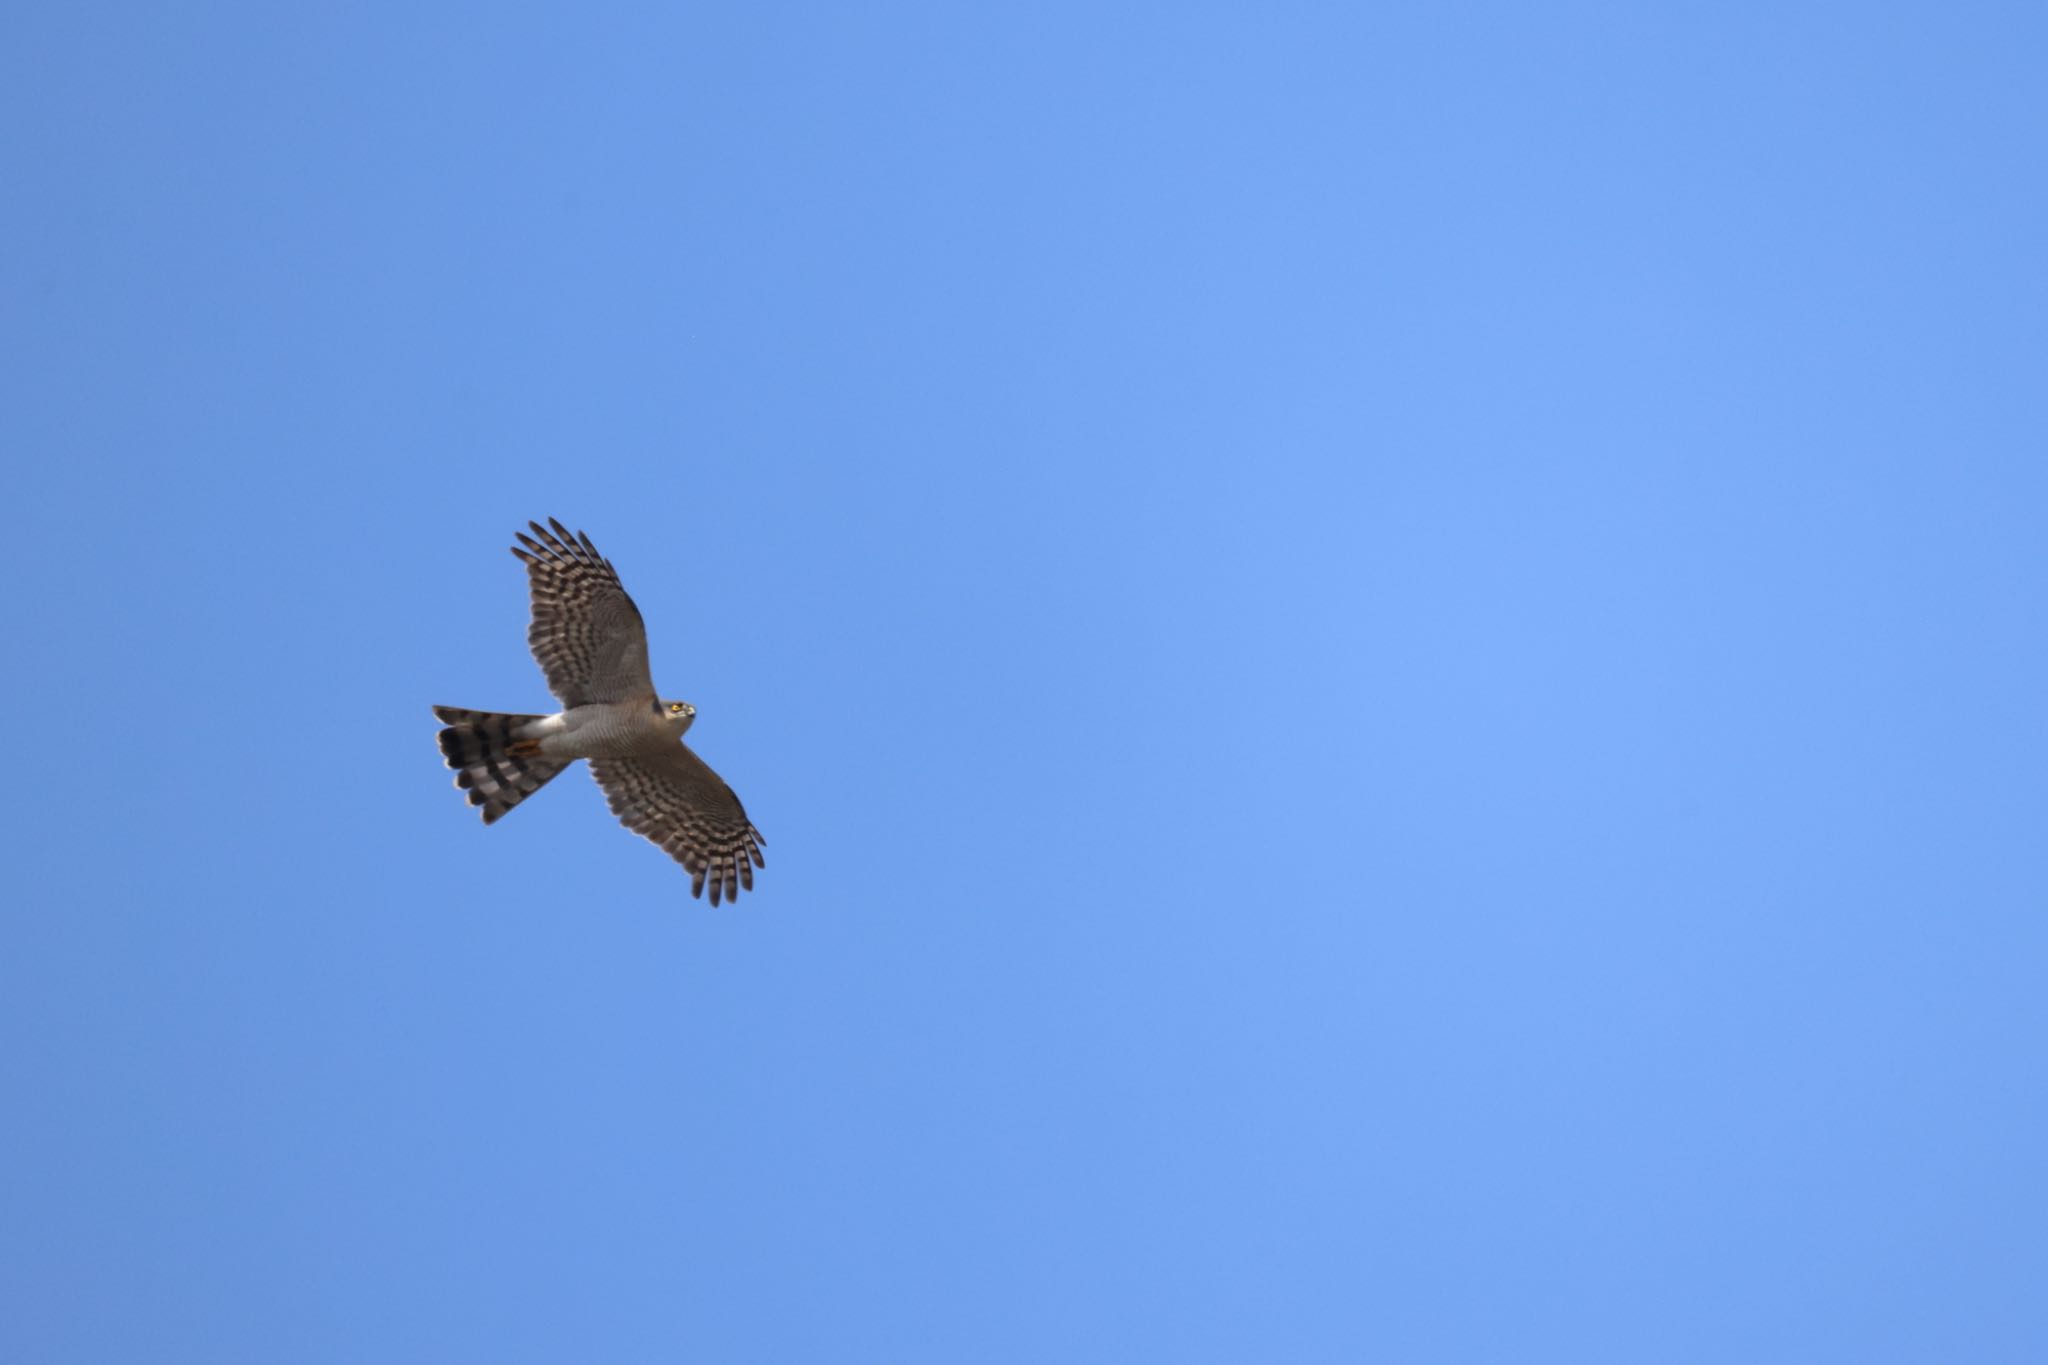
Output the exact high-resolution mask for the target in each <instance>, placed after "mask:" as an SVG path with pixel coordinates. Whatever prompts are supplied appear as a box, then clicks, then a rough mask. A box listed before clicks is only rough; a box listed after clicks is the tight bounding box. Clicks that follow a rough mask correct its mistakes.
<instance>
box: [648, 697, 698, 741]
mask: <svg viewBox="0 0 2048 1365" xmlns="http://www.w3.org/2000/svg"><path fill="white" fill-rule="evenodd" d="M654 706H655V709H656V710H658V711H660V712H661V718H662V719H663V720H664V721H666V722H668V728H669V729H670V730H673V731H674V732H675V733H676V735H677V736H678V737H680V736H681V735H682V733H683V731H685V730H687V729H689V728H690V722H691V721H693V720H695V719H697V708H696V707H694V706H692V705H690V703H688V702H686V701H658V702H656V703H655V704H654Z"/></svg>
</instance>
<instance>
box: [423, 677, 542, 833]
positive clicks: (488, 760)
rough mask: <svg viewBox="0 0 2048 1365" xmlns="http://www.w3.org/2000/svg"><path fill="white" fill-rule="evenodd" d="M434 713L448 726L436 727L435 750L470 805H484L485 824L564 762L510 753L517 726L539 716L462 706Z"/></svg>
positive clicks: (536, 788)
mask: <svg viewBox="0 0 2048 1365" xmlns="http://www.w3.org/2000/svg"><path fill="white" fill-rule="evenodd" d="M434 714H435V715H436V716H439V717H440V718H441V720H442V722H443V723H444V724H446V725H447V727H448V728H447V729H445V730H443V731H442V732H441V752H442V753H443V754H445V755H447V758H448V766H449V767H451V768H453V769H455V785H456V786H458V787H460V788H462V789H463V790H464V791H466V792H468V793H469V804H470V805H472V806H482V807H483V808H484V823H485V824H487V825H488V824H490V823H491V822H492V821H494V820H496V819H497V818H498V817H499V816H501V815H503V814H504V813H505V812H506V811H508V810H511V809H512V808H513V807H514V806H516V805H518V804H519V803H520V802H521V801H524V800H525V799H526V798H527V797H529V796H531V795H533V794H534V793H535V792H537V791H539V790H540V789H541V788H542V787H544V786H546V785H547V783H548V779H549V778H551V777H553V776H554V775H555V774H556V773H558V772H560V771H562V769H564V768H566V767H568V766H569V764H568V763H562V762H557V761H556V760H555V759H552V758H541V757H538V756H537V755H533V754H514V753H513V752H512V748H513V744H514V742H515V738H514V737H515V735H516V734H517V732H518V730H519V728H520V727H521V726H523V725H526V724H529V723H530V722H533V721H536V720H541V719H543V717H540V716H508V715H501V714H500V713H498V712H496V711H464V710H463V709H461V708H460V707H456V706H437V707H435V708H434ZM573 761H574V760H573V759H572V760H571V762H573Z"/></svg>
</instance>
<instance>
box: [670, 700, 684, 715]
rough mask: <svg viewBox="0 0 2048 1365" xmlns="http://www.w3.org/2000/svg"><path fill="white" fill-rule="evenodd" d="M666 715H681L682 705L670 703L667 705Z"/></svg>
mask: <svg viewBox="0 0 2048 1365" xmlns="http://www.w3.org/2000/svg"><path fill="white" fill-rule="evenodd" d="M668 713H669V714H670V715H672V716H679V715H681V714H682V713H683V704H682V703H681V702H679V701H672V702H670V703H669V704H668Z"/></svg>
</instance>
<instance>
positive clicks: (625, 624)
mask: <svg viewBox="0 0 2048 1365" xmlns="http://www.w3.org/2000/svg"><path fill="white" fill-rule="evenodd" d="M527 525H529V526H531V527H532V528H533V535H531V536H529V535H527V534H526V533H525V532H523V531H522V532H519V533H518V534H519V541H520V543H519V544H518V545H515V546H513V547H512V553H513V554H515V555H518V556H519V558H520V559H522V560H524V561H525V563H526V576H527V579H528V580H529V581H530V582H531V583H532V585H533V625H532V626H531V627H530V628H529V629H528V630H527V632H526V642H527V644H529V645H531V646H532V647H533V657H534V658H535V660H537V661H538V662H539V664H540V670H541V672H543V673H545V674H547V679H548V691H550V692H552V693H554V694H555V696H556V697H558V698H560V699H561V702H562V705H563V706H564V707H574V706H583V705H587V704H588V703H590V702H600V701H633V700H637V699H639V698H641V697H650V698H651V697H652V696H653V695H654V679H653V678H652V677H651V676H650V674H649V673H648V669H647V627H646V625H645V623H643V622H642V621H641V619H640V609H639V608H638V607H636V606H634V605H633V599H632V598H630V597H628V596H626V590H625V588H623V587H621V586H620V584H619V575H618V573H617V572H616V571H615V570H613V568H612V566H611V561H610V560H608V559H606V558H604V556H602V555H600V554H598V552H597V547H596V546H595V545H592V544H591V543H590V537H589V536H587V535H584V534H583V533H582V532H581V531H578V532H577V533H576V534H575V535H573V536H572V535H570V534H569V531H568V528H567V527H565V526H563V525H562V523H561V522H559V521H556V520H555V519H554V518H552V517H550V518H549V519H548V525H547V526H542V525H541V524H540V523H539V522H537V521H533V522H528V523H527ZM549 527H552V528H553V529H552V530H550V529H549Z"/></svg>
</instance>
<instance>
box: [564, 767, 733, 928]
mask: <svg viewBox="0 0 2048 1365" xmlns="http://www.w3.org/2000/svg"><path fill="white" fill-rule="evenodd" d="M590 772H591V775H592V776H593V777H595V778H596V779H597V785H598V786H600V787H602V788H603V789H604V795H605V800H607V801H609V802H610V803H611V808H612V814H614V815H616V816H618V817H619V823H621V824H623V825H624V826H625V827H626V828H627V829H630V830H632V831H633V832H634V833H635V834H638V835H640V836H641V837H643V838H646V839H651V840H653V841H654V842H655V843H657V844H659V845H661V847H662V850H663V851H664V852H666V853H667V854H668V855H669V857H671V858H674V859H675V860H676V861H677V862H679V863H681V864H682V865H683V866H684V867H685V868H686V869H688V871H689V873H690V894H691V895H693V896H701V895H703V894H704V887H705V884H706V883H707V882H708V883H709V884H710V887H711V903H712V904H713V905H716V904H718V902H719V901H720V900H721V899H737V898H738V896H739V894H740V891H741V889H742V888H744V889H746V890H748V891H751V890H753V889H754V869H755V868H757V867H766V866H767V865H768V863H767V860H766V859H764V858H763V857H762V856H761V845H762V844H764V843H766V842H768V841H767V840H766V839H764V838H762V837H761V831H760V830H757V829H755V828H754V826H753V825H752V824H751V823H750V822H749V821H748V819H747V812H746V810H745V809H744V808H743V807H742V806H741V805H740V799H739V798H738V797H737V796H734V795H733V792H732V788H731V787H728V786H726V785H725V782H724V781H723V780H722V779H721V778H720V777H719V776H718V774H717V773H715V772H713V771H711V766H710V765H709V764H707V763H706V762H705V761H704V760H703V759H701V758H699V757H697V755H695V754H694V753H692V752H690V747H689V746H688V745H687V744H682V743H677V744H674V745H664V746H662V748H661V749H660V750H658V751H656V752H654V753H649V754H643V755H640V756H638V757H635V758H593V759H591V760H590Z"/></svg>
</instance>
